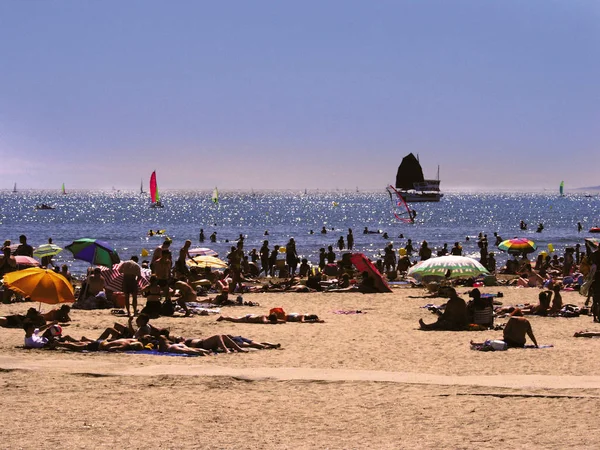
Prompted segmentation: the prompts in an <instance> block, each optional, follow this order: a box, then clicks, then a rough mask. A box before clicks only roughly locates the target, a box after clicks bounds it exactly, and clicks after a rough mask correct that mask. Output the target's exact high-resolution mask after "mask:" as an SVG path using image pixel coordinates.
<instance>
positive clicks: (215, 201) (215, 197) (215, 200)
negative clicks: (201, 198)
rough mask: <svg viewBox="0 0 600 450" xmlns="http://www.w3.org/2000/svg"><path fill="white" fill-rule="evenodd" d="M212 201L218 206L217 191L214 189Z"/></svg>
mask: <svg viewBox="0 0 600 450" xmlns="http://www.w3.org/2000/svg"><path fill="white" fill-rule="evenodd" d="M212 201H213V203H214V204H215V205H217V206H219V191H218V190H217V188H216V187H215V189H214V190H213V193H212Z"/></svg>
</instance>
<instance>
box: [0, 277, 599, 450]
mask: <svg viewBox="0 0 600 450" xmlns="http://www.w3.org/2000/svg"><path fill="white" fill-rule="evenodd" d="M458 292H459V294H460V295H461V296H462V297H463V298H465V299H468V296H467V294H466V293H467V292H468V288H459V289H458ZM483 292H489V293H496V292H502V293H503V294H504V296H503V297H502V298H500V300H501V301H502V302H503V303H504V304H505V305H509V304H521V303H526V302H532V303H535V302H536V301H537V294H538V290H536V289H519V288H506V287H496V288H484V289H483ZM425 295H426V292H425V291H424V290H423V289H416V288H395V289H394V291H393V292H392V293H390V294H369V295H362V294H354V293H352V294H350V293H318V294H304V293H268V294H247V295H245V296H244V299H245V300H247V301H248V300H249V301H253V302H258V303H260V305H261V306H259V307H247V306H232V307H225V308H222V312H223V313H224V314H227V315H244V314H248V313H254V314H256V313H259V314H260V313H267V312H268V310H269V309H270V308H272V307H276V306H281V307H283V308H284V309H285V311H287V312H299V313H313V314H318V315H319V317H320V318H322V319H324V320H325V321H326V322H325V323H323V324H299V323H287V324H281V325H257V324H238V323H229V322H216V320H215V319H216V317H217V316H195V317H192V318H183V317H173V318H160V319H157V320H154V321H153V323H154V324H155V325H157V326H162V327H169V328H170V330H171V333H173V334H177V335H183V336H186V337H206V336H210V335H213V334H234V335H242V336H245V337H249V338H252V339H254V340H256V341H268V342H278V343H281V345H282V348H281V349H278V350H260V351H252V352H250V353H248V354H218V355H214V356H208V357H169V356H152V355H135V354H109V353H86V354H79V353H70V352H66V351H61V350H56V351H45V350H24V349H23V348H22V345H23V335H24V333H23V331H22V330H18V329H1V330H0V333H2V339H1V344H0V383H1V385H2V392H3V411H2V414H1V419H0V420H1V430H2V436H3V439H2V442H1V443H0V447H1V448H11V449H15V448H32V447H34V446H35V447H38V446H40V445H44V446H48V445H59V446H60V447H61V448H115V447H117V446H119V447H124V448H133V449H137V448H140V449H141V448H144V449H148V448H173V449H175V448H215V449H220V448H228V449H229V448H236V449H238V448H240V449H241V448H260V449H263V448H264V449H270V448H335V449H337V448H465V449H466V448H474V447H478V448H497V447H498V445H505V444H508V445H510V446H511V447H518V448H565V447H578V448H582V447H587V448H589V447H593V446H594V444H595V443H596V442H597V441H598V438H596V437H595V436H596V431H597V429H598V426H597V425H595V420H594V419H593V416H592V414H593V413H594V412H595V411H596V410H597V409H598V407H600V371H599V368H600V364H599V363H598V362H597V361H596V359H595V358H594V357H593V355H594V354H595V352H596V351H597V350H598V349H599V348H600V339H584V338H574V337H573V333H574V332H575V331H577V330H581V329H589V330H594V331H600V325H598V324H594V323H592V318H591V317H587V316H586V317H577V318H569V319H566V318H545V317H531V323H532V326H533V330H534V333H535V335H536V338H537V340H538V342H539V343H540V344H551V345H553V347H552V348H546V349H511V350H508V351H505V352H478V351H473V350H471V349H470V345H469V341H471V340H474V341H483V340H485V339H489V338H499V337H501V334H502V332H501V331H478V332H442V331H435V332H425V331H420V330H419V329H418V320H419V318H423V319H424V320H425V321H426V322H431V321H433V320H434V316H433V314H431V313H430V312H429V311H428V310H427V309H423V308H421V307H422V306H423V305H425V304H427V303H438V304H439V303H442V299H430V298H425ZM563 299H564V302H565V303H574V304H579V305H580V304H582V303H583V300H584V299H583V297H581V296H579V295H578V294H577V293H574V292H565V293H564V295H563ZM30 306H32V304H29V303H20V304H12V305H2V306H0V313H1V315H7V314H11V313H24V312H25V311H26V309H27V308H28V307H30ZM49 308H50V307H49V306H47V305H43V307H42V310H43V311H47V310H48V309H49ZM340 310H360V311H362V313H361V314H348V315H346V314H335V313H334V311H340ZM71 317H72V318H73V322H72V324H71V325H69V326H68V327H65V332H66V333H68V334H69V335H71V336H73V337H76V338H79V337H80V336H82V335H84V336H88V337H92V338H95V337H97V336H98V335H99V334H100V333H101V331H102V330H104V328H105V327H107V326H110V325H111V324H112V323H113V322H114V321H115V320H116V321H120V322H121V323H124V322H125V320H124V319H122V318H115V317H114V316H112V315H111V314H110V312H109V311H108V310H96V311H78V310H74V311H72V313H71ZM505 321H506V319H498V320H497V323H502V322H505Z"/></svg>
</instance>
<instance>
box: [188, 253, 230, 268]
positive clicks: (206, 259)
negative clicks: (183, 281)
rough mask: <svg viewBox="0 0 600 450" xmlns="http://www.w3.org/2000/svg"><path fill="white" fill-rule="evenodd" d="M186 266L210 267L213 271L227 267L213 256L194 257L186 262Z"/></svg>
mask: <svg viewBox="0 0 600 450" xmlns="http://www.w3.org/2000/svg"><path fill="white" fill-rule="evenodd" d="M186 264H187V265H188V266H190V267H193V266H197V267H202V268H204V267H212V268H215V269H224V268H225V267H227V263H226V262H225V261H223V260H221V259H219V258H215V257H214V256H209V255H201V256H196V257H194V258H192V259H188V260H187V261H186Z"/></svg>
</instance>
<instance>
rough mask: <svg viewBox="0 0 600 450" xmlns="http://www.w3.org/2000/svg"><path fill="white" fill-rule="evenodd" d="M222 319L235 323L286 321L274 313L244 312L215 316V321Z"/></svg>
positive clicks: (275, 322)
mask: <svg viewBox="0 0 600 450" xmlns="http://www.w3.org/2000/svg"><path fill="white" fill-rule="evenodd" d="M223 320H225V321H227V322H235V323H261V324H272V325H275V324H278V323H285V322H286V321H285V320H281V319H278V318H277V316H276V315H275V314H269V315H268V316H265V315H258V314H246V315H245V316H241V317H230V316H219V317H218V318H217V322H221V321H223Z"/></svg>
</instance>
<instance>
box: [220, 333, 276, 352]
mask: <svg viewBox="0 0 600 450" xmlns="http://www.w3.org/2000/svg"><path fill="white" fill-rule="evenodd" d="M227 337H228V338H229V339H231V340H232V341H233V342H235V343H236V344H237V345H239V346H240V347H242V348H255V349H258V350H265V349H268V350H270V349H274V348H281V344H272V343H271V342H255V341H253V340H252V339H248V338H245V337H243V336H232V335H230V334H228V335H227Z"/></svg>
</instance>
